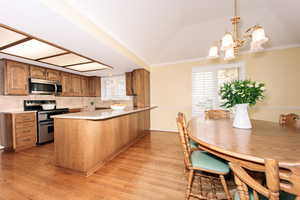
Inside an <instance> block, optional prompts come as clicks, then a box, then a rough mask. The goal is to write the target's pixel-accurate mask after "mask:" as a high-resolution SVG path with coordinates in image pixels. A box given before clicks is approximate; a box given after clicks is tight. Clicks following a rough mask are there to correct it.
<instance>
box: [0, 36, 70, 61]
mask: <svg viewBox="0 0 300 200" xmlns="http://www.w3.org/2000/svg"><path fill="white" fill-rule="evenodd" d="M1 52H3V53H9V54H12V55H16V56H22V57H24V58H30V59H34V60H35V59H38V58H43V57H47V56H52V55H56V54H60V53H64V52H66V51H64V50H62V49H59V48H56V47H54V46H51V45H48V44H47V43H44V42H40V41H38V40H34V39H32V40H29V41H26V42H22V43H20V44H17V45H15V46H11V47H9V48H6V49H4V50H2V51H1Z"/></svg>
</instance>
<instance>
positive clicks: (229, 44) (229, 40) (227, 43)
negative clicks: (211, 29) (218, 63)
mask: <svg viewBox="0 0 300 200" xmlns="http://www.w3.org/2000/svg"><path fill="white" fill-rule="evenodd" d="M233 47H234V41H233V36H232V34H231V33H228V32H227V33H225V35H224V36H223V38H222V45H221V50H222V51H225V50H226V49H230V48H233Z"/></svg>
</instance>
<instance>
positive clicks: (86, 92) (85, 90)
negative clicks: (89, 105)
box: [81, 77, 90, 97]
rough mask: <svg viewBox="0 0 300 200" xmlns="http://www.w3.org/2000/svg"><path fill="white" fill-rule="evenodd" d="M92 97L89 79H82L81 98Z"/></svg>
mask: <svg viewBox="0 0 300 200" xmlns="http://www.w3.org/2000/svg"><path fill="white" fill-rule="evenodd" d="M89 95H90V88H89V78H88V77H81V96H83V97H88V96H89Z"/></svg>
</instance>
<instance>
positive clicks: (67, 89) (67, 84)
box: [61, 73, 73, 96]
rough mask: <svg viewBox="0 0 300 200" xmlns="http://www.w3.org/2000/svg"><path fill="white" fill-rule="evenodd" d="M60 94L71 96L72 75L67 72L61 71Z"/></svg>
mask: <svg viewBox="0 0 300 200" xmlns="http://www.w3.org/2000/svg"><path fill="white" fill-rule="evenodd" d="M61 85H62V94H61V95H62V96H73V93H72V76H71V74H69V73H61Z"/></svg>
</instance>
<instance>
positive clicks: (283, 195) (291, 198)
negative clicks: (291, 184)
mask: <svg viewBox="0 0 300 200" xmlns="http://www.w3.org/2000/svg"><path fill="white" fill-rule="evenodd" d="M258 198H259V200H268V198H267V197H265V196H263V195H261V194H259V193H258ZM279 199H280V200H295V199H296V196H295V195H293V194H290V193H287V192H284V191H280V192H279ZM234 200H240V195H239V192H235V193H234ZM249 200H255V199H254V195H253V190H252V189H249Z"/></svg>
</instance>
